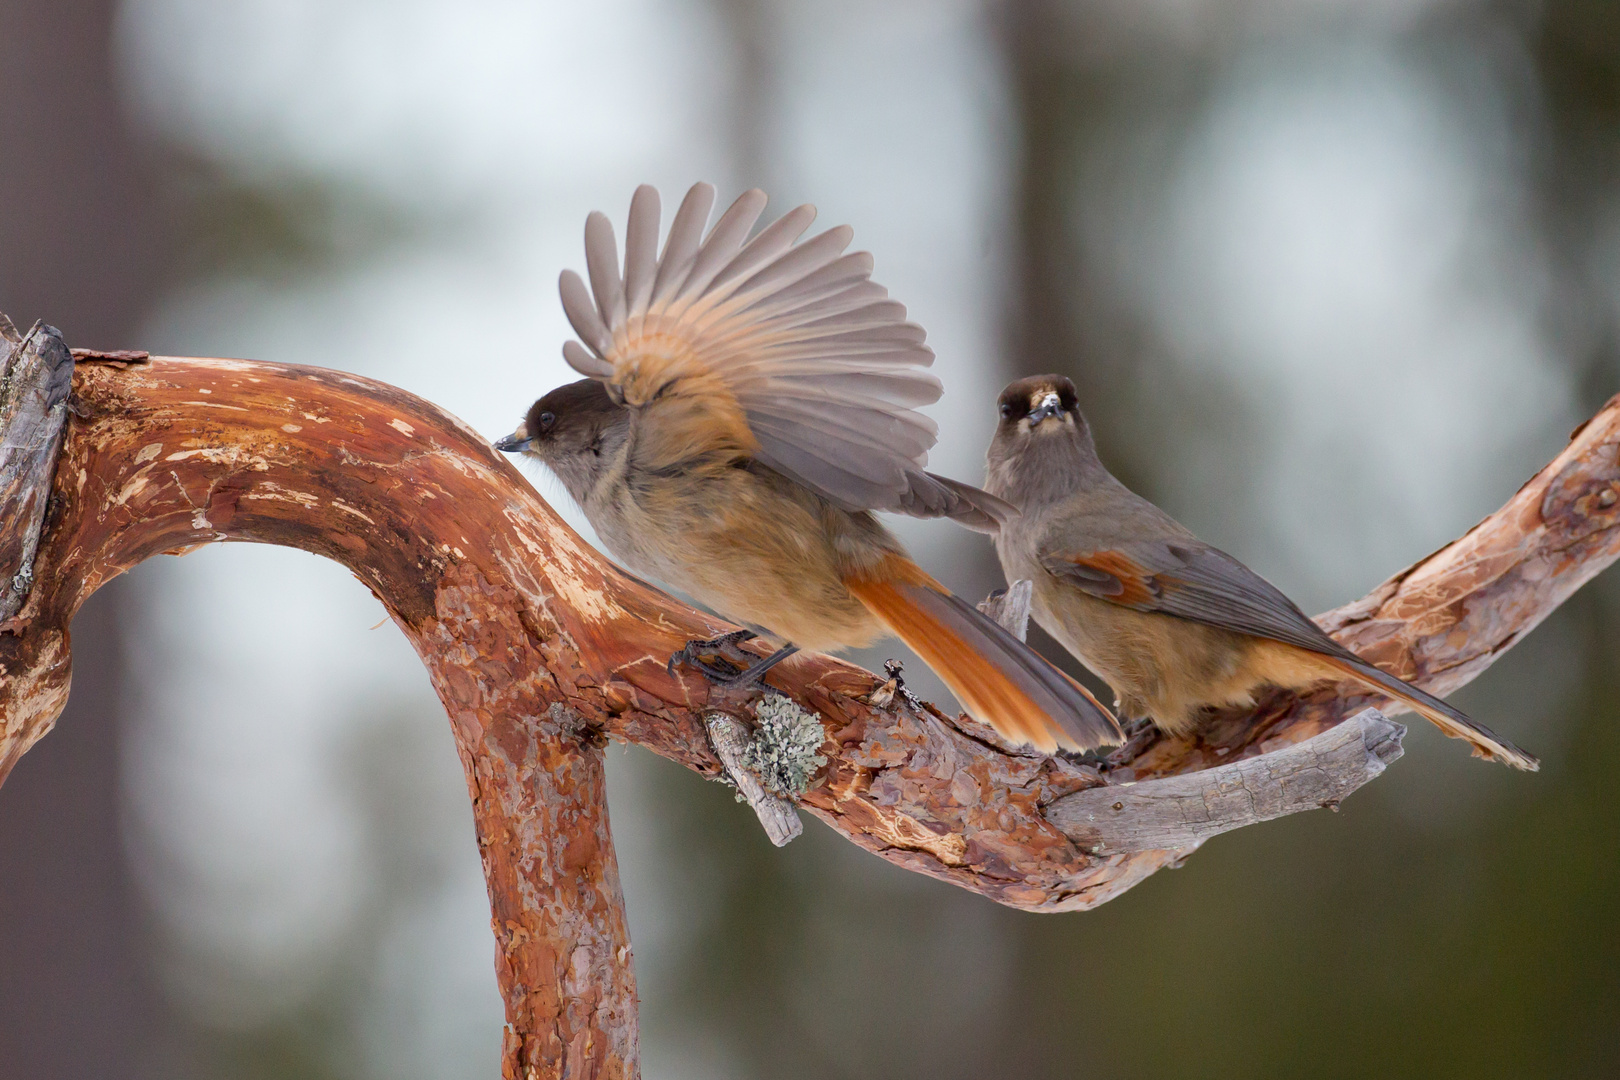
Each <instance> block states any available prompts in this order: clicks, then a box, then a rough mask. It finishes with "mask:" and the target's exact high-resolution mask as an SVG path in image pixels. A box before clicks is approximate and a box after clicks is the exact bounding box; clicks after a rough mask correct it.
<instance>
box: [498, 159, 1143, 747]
mask: <svg viewBox="0 0 1620 1080" xmlns="http://www.w3.org/2000/svg"><path fill="white" fill-rule="evenodd" d="M714 200H715V189H714V187H713V186H712V185H709V184H703V183H700V184H697V185H695V186H694V187H692V188H691V190H690V191H688V192H687V194H686V196H685V198H684V199H683V200H682V202H681V204H680V207H679V208H678V209H677V211H676V212H675V215H674V217H673V219H672V220H671V223H670V227H669V232H668V235H667V237H666V238H665V240H664V243H663V248H662V251H660V250H659V247H658V236H659V223H660V215H661V211H660V202H659V196H658V192H657V191H656V189H654V188H653V187H651V186H649V185H642V186H641V187H639V188H637V189H636V191H635V194H634V196H633V197H632V199H631V203H630V212H629V217H628V220H627V223H626V228H625V245H624V262H623V268H622V272H621V267H620V263H619V259H618V252H619V249H618V243H617V240H616V238H615V234H614V231H613V226H612V223H611V222H610V221H609V220H608V218H607V216H606V215H604V214H602V213H600V212H596V213H592V214H591V215H590V216H589V217H588V218H587V220H586V223H585V262H586V267H587V274H588V277H589V285H587V284H586V281H585V280H584V279H582V278H581V277H580V276H579V275H578V274H577V273H575V272H574V271H572V270H566V271H564V272H563V274H562V276H561V279H560V281H559V286H558V287H559V292H560V293H561V299H562V306H563V310H564V312H565V313H566V315H567V317H568V320H569V322H570V323H571V324H572V326H573V329H574V331H575V333H576V334H577V335H578V338H579V340H577V341H568V342H566V343H565V344H564V345H563V358H564V360H565V361H566V362H567V363H568V364H569V366H570V367H572V368H573V369H574V370H575V371H576V372H578V373H579V374H581V375H583V376H585V378H583V379H581V380H579V381H577V382H573V383H569V384H566V385H563V386H560V387H558V388H556V389H554V390H552V391H550V392H549V393H547V394H545V395H544V396H543V397H541V398H540V399H539V400H537V401H536V402H535V403H534V404H533V405H532V406H530V408H529V410H528V412H527V413H526V414H525V416H524V420H523V422H522V424H521V425H519V427H518V428H517V429H516V430H515V431H514V432H513V433H512V434H511V435H510V436H507V437H506V438H504V439H502V440H500V441H499V442H497V443H496V447H497V448H498V449H500V450H504V451H507V452H516V453H522V454H526V455H529V456H530V457H533V458H537V459H538V460H539V461H541V462H543V463H544V464H545V465H546V466H548V467H549V468H550V470H551V471H552V472H553V473H554V474H555V475H556V476H557V477H558V479H560V480H561V481H562V484H563V486H564V487H565V488H566V489H567V490H568V493H569V495H570V496H571V497H572V498H573V499H574V500H575V501H576V502H577V503H578V504H579V506H580V508H581V509H582V510H583V511H584V514H585V517H586V518H587V520H589V521H590V523H591V525H592V527H593V528H594V529H595V530H596V534H597V536H598V537H599V538H600V540H601V542H602V544H603V545H604V546H605V547H606V548H607V550H608V552H609V553H610V554H612V555H613V556H614V557H615V558H617V559H618V560H619V561H620V562H621V563H623V564H624V565H625V566H626V567H627V568H628V569H629V570H630V571H632V572H633V573H635V574H639V575H642V576H645V577H647V578H651V579H654V580H656V581H660V582H662V583H664V584H666V585H669V586H672V587H673V588H675V589H676V590H678V591H680V592H683V593H685V594H686V595H688V596H690V597H692V598H693V599H695V600H696V601H698V602H699V603H701V604H703V605H705V606H707V607H709V608H710V609H712V610H713V611H715V612H716V613H718V614H720V615H721V616H723V617H725V618H727V619H730V620H732V621H734V622H736V623H738V624H740V625H741V626H742V627H743V629H742V630H738V631H734V632H733V633H731V634H727V635H722V636H720V637H717V638H713V639H707V640H697V641H692V642H688V643H687V645H686V647H685V648H683V649H682V650H681V651H680V652H677V653H676V654H675V655H673V656H672V657H671V658H670V669H671V671H672V672H673V671H674V669H675V666H676V665H677V664H679V663H686V664H690V665H691V666H693V667H695V668H697V669H698V670H700V671H702V672H703V673H704V674H705V675H706V676H708V677H709V678H710V679H712V680H714V681H717V682H728V681H729V682H732V683H733V684H746V683H750V682H757V681H758V680H760V679H762V678H763V677H764V675H765V673H766V672H767V671H768V670H769V669H770V667H771V666H773V665H774V664H776V663H778V662H780V661H781V660H783V659H785V658H786V657H787V656H790V655H792V653H793V652H794V651H795V650H797V649H799V648H805V649H813V650H817V651H823V652H833V651H838V650H841V649H847V648H853V647H859V646H863V645H867V644H869V643H871V642H872V641H874V640H875V639H877V638H878V637H880V636H882V635H883V634H884V633H885V632H887V633H889V634H893V635H894V636H896V637H898V638H900V639H901V640H903V641H904V642H905V643H906V644H908V645H909V646H911V648H912V649H913V650H914V651H915V652H916V653H917V654H918V655H919V656H920V657H921V658H922V659H923V661H924V662H926V663H927V664H928V665H929V666H930V667H931V668H932V669H933V670H934V671H935V672H937V673H938V674H939V676H940V678H941V679H943V680H944V682H945V684H946V685H947V686H948V687H950V689H951V690H952V691H953V692H954V693H955V694H956V696H957V698H958V700H959V701H960V702H961V703H962V705H963V706H964V707H965V708H966V709H967V711H968V712H969V713H971V714H972V715H973V716H975V717H977V718H978V719H979V720H981V721H984V722H986V723H988V724H989V725H990V726H992V727H993V728H995V729H996V730H997V731H998V732H1000V733H1001V734H1002V735H1003V736H1004V737H1005V738H1007V739H1008V740H1010V741H1012V742H1014V743H1025V744H1028V745H1030V746H1033V747H1034V748H1036V749H1037V750H1041V751H1044V752H1052V751H1054V750H1056V749H1059V748H1065V749H1070V750H1087V749H1095V748H1096V747H1099V746H1102V745H1108V744H1117V743H1118V742H1120V741H1121V740H1122V734H1121V732H1120V730H1119V726H1118V724H1117V723H1116V722H1115V721H1114V718H1113V715H1112V714H1111V713H1110V712H1109V711H1108V709H1107V708H1105V707H1104V706H1103V705H1102V704H1101V703H1099V702H1098V701H1097V700H1096V698H1094V697H1092V695H1091V694H1090V693H1089V692H1088V691H1087V690H1085V688H1084V687H1082V686H1081V685H1080V684H1079V683H1077V682H1075V681H1074V680H1073V679H1070V678H1069V677H1068V676H1067V675H1066V674H1064V673H1063V672H1062V671H1060V670H1059V669H1057V668H1055V667H1053V666H1052V665H1051V664H1049V663H1048V662H1047V661H1046V660H1044V659H1043V658H1042V657H1041V656H1040V655H1039V654H1037V653H1036V652H1034V651H1033V650H1032V649H1030V648H1029V647H1028V646H1026V645H1025V644H1024V643H1023V642H1021V641H1020V640H1019V639H1018V638H1016V637H1014V636H1013V635H1012V634H1010V633H1009V632H1008V631H1006V630H1005V629H1003V628H1002V627H1001V626H1000V625H998V624H997V623H996V622H995V621H994V620H992V619H990V618H989V617H988V616H986V615H984V614H982V613H981V612H979V611H978V610H977V609H976V608H975V607H973V606H972V605H970V604H968V603H966V602H965V601H963V600H962V599H960V598H959V597H957V596H955V595H953V594H952V593H951V592H950V591H949V590H948V589H946V588H945V587H944V586H943V585H941V584H940V583H939V582H938V581H936V580H935V579H934V578H933V577H931V576H930V575H929V574H928V573H927V572H926V571H924V570H923V569H922V568H921V567H920V566H918V565H917V564H916V563H915V562H914V561H912V559H911V558H910V557H909V556H908V555H907V554H906V552H905V549H904V548H903V547H902V546H901V544H900V542H899V541H898V540H897V539H896V538H895V537H894V535H893V534H892V533H890V532H889V530H888V529H886V528H885V527H884V526H883V525H882V524H881V523H880V522H879V521H878V519H877V517H876V516H875V514H874V511H890V512H895V513H901V514H909V515H913V516H916V517H923V518H931V517H945V518H950V519H952V520H954V521H956V522H958V523H960V524H962V525H965V526H967V527H968V528H972V529H976V530H979V531H984V532H988V531H993V530H995V529H997V528H999V527H1000V526H1001V524H1002V523H1003V522H1004V521H1006V520H1008V519H1010V518H1012V517H1014V516H1016V514H1017V511H1016V509H1015V508H1014V507H1012V506H1010V505H1008V504H1007V503H1005V502H1004V501H1002V500H1001V499H998V498H996V497H994V496H992V495H989V494H987V493H985V492H983V491H981V490H979V489H978V488H975V487H972V486H970V485H968V484H964V483H961V482H959V481H956V480H951V479H948V478H946V477H943V476H938V475H936V474H934V473H931V472H928V471H927V470H926V468H925V466H926V464H927V453H928V450H929V449H930V448H931V447H932V446H933V445H934V443H935V441H936V439H937V435H938V429H937V426H936V425H935V424H934V422H933V421H932V420H929V419H928V418H927V417H925V416H924V415H922V414H921V413H919V412H917V411H916V408H917V407H918V406H922V405H928V404H932V403H933V402H934V401H936V400H938V398H939V397H940V394H941V385H940V382H939V380H938V379H937V378H935V377H934V376H933V375H932V374H930V373H928V372H927V371H926V370H924V369H925V368H926V367H927V366H928V365H930V364H931V363H932V362H933V358H934V354H933V351H932V350H931V349H930V348H929V347H928V346H927V345H926V344H925V333H924V331H923V329H922V328H921V327H920V326H917V325H915V324H914V323H910V322H907V321H906V309H905V307H904V306H903V305H901V304H899V303H898V302H896V301H894V300H892V299H890V298H889V297H888V293H887V291H886V290H885V289H884V288H883V287H882V286H880V285H878V284H876V283H874V282H873V281H872V280H871V273H872V268H873V259H872V256H871V255H870V254H868V253H866V252H859V251H857V252H850V253H846V252H845V249H846V248H847V247H848V246H849V244H850V242H851V240H852V238H853V232H852V231H851V230H850V229H849V227H848V226H838V227H836V228H832V229H828V230H826V231H823V232H820V233H817V234H816V235H814V236H812V237H810V238H809V239H801V238H802V237H803V236H804V233H805V232H806V230H808V229H809V227H810V224H811V222H812V221H813V219H814V217H815V208H814V207H812V206H808V205H805V206H799V207H796V208H794V209H792V210H789V211H788V212H787V213H785V214H783V215H782V216H781V217H780V218H778V219H777V220H775V221H774V222H773V223H771V224H770V225H768V226H766V227H765V228H763V229H761V230H759V231H758V232H757V233H755V234H753V235H752V236H750V233H751V232H752V230H753V227H754V225H755V224H756V223H757V222H758V220H759V218H760V215H761V214H762V213H763V211H764V208H765V204H766V198H765V195H764V193H763V192H761V191H759V190H757V189H755V190H750V191H747V192H745V193H743V194H742V195H741V196H740V197H738V198H737V200H736V201H735V202H733V203H732V204H731V206H730V207H729V208H728V209H727V210H726V211H725V212H724V213H722V214H721V215H720V216H719V218H718V219H717V220H716V221H715V223H714V225H713V226H712V227H711V228H708V229H707V231H705V226H706V225H707V223H708V220H709V217H710V213H711V211H712V209H713V205H714ZM755 636H761V637H766V638H771V639H775V640H776V641H779V642H781V643H782V644H781V645H780V647H779V648H778V649H777V650H776V651H775V652H774V653H772V654H771V655H770V656H768V657H765V658H763V659H758V660H757V662H754V661H755V658H754V657H753V655H752V654H744V653H741V651H740V650H738V649H737V648H736V646H737V645H739V644H740V643H741V642H744V641H746V640H748V639H749V638H751V637H755ZM727 650H729V651H730V655H727ZM710 654H719V655H721V656H722V658H724V659H728V660H731V659H734V658H737V657H740V658H741V662H747V666H746V667H744V668H743V670H741V671H738V670H736V668H735V667H732V666H731V665H729V664H728V665H727V666H724V667H722V666H721V665H719V664H713V663H708V662H706V661H704V660H703V657H704V656H705V655H710Z"/></svg>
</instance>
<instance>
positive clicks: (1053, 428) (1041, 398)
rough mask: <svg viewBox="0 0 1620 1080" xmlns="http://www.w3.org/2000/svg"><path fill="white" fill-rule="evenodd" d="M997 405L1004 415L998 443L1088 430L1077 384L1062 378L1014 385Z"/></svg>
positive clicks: (1047, 377) (1042, 377) (1034, 377)
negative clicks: (1004, 440) (1075, 389)
mask: <svg viewBox="0 0 1620 1080" xmlns="http://www.w3.org/2000/svg"><path fill="white" fill-rule="evenodd" d="M996 405H997V408H998V410H999V412H1000V414H1001V418H1000V421H999V423H998V425H997V428H996V437H997V438H998V439H1011V440H1014V441H1018V440H1022V439H1029V438H1042V437H1048V436H1052V435H1057V434H1060V433H1067V434H1070V435H1074V434H1076V433H1084V432H1085V430H1086V418H1085V417H1084V416H1082V415H1080V408H1079V399H1078V397H1077V395H1076V394H1075V392H1074V383H1072V382H1070V381H1069V380H1068V379H1066V378H1064V377H1063V376H1062V375H1032V376H1030V377H1029V378H1027V379H1019V380H1018V381H1017V382H1014V383H1010V384H1009V385H1008V386H1007V388H1006V389H1005V390H1003V391H1002V392H1001V397H1000V399H999V400H998V401H997V403H996Z"/></svg>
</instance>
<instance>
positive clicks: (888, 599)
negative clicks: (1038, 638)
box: [844, 556, 1122, 753]
mask: <svg viewBox="0 0 1620 1080" xmlns="http://www.w3.org/2000/svg"><path fill="white" fill-rule="evenodd" d="M844 584H845V585H846V586H848V588H849V591H850V592H851V593H853V594H854V595H855V597H856V598H857V599H859V600H860V602H861V603H862V604H865V605H866V607H867V608H868V609H869V610H870V611H871V612H872V614H873V615H876V616H877V618H878V620H879V621H880V622H882V623H883V625H884V626H886V627H888V628H889V630H890V632H891V633H893V634H894V635H895V636H896V637H898V638H899V639H900V640H901V641H904V642H905V643H906V644H907V645H909V646H911V648H912V650H913V651H915V652H916V654H917V655H918V656H920V657H922V658H923V660H924V662H926V663H927V664H928V666H929V667H931V668H933V669H934V671H935V673H936V674H938V675H939V677H940V678H941V679H943V680H944V681H945V685H946V686H949V687H950V688H951V692H952V693H953V694H955V695H956V696H957V699H958V700H960V701H961V703H962V705H963V707H964V708H966V709H967V711H968V712H969V713H970V714H972V715H973V716H974V717H976V718H978V719H979V720H982V721H984V722H985V723H987V724H989V725H990V726H991V727H994V728H995V729H996V730H997V731H999V732H1001V734H1002V735H1004V736H1006V737H1007V738H1008V739H1010V740H1012V741H1014V742H1024V743H1029V744H1030V745H1032V746H1034V747H1036V748H1037V749H1039V750H1043V751H1045V752H1047V753H1050V752H1051V751H1053V750H1055V749H1057V748H1058V747H1060V746H1061V747H1063V748H1065V749H1071V750H1089V749H1092V748H1094V747H1097V746H1104V745H1117V744H1118V743H1120V742H1121V741H1122V736H1121V734H1120V730H1119V724H1118V723H1117V722H1115V720H1114V717H1113V714H1112V713H1110V712H1109V711H1108V710H1107V709H1106V708H1104V707H1103V706H1102V705H1101V704H1100V703H1099V702H1098V701H1097V699H1096V698H1094V697H1092V696H1091V694H1090V693H1089V692H1087V691H1086V689H1085V688H1084V687H1083V686H1081V685H1080V684H1079V683H1077V682H1075V681H1074V680H1073V679H1071V678H1069V677H1068V676H1067V675H1065V674H1064V673H1063V672H1061V671H1059V670H1058V669H1057V668H1055V667H1053V666H1052V665H1051V664H1049V663H1047V662H1046V661H1045V660H1043V659H1042V658H1041V657H1040V656H1039V655H1038V654H1036V653H1035V651H1034V650H1033V649H1031V648H1030V647H1029V646H1027V645H1025V644H1024V643H1023V642H1021V641H1019V640H1018V639H1017V638H1015V637H1013V636H1012V635H1011V634H1009V633H1008V632H1007V631H1006V630H1004V629H1003V628H1002V627H1001V626H1000V625H998V624H997V623H996V622H995V621H994V620H992V619H990V618H989V617H988V616H986V615H984V614H983V613H982V612H980V611H979V610H977V609H976V608H974V607H973V606H972V605H970V604H967V603H965V602H963V601H962V600H961V599H960V598H958V597H956V596H953V595H952V594H951V593H950V592H949V591H948V590H946V588H945V587H944V586H943V585H941V584H940V583H939V582H937V581H935V580H934V579H933V578H931V577H929V576H928V574H927V573H925V572H924V571H923V570H922V568H921V567H919V566H917V565H916V564H915V563H913V562H911V561H910V560H909V559H904V558H901V557H900V556H891V557H890V558H889V560H888V562H887V563H885V565H884V567H883V568H882V570H881V571H880V572H879V574H877V575H871V576H864V577H853V578H846V579H845V581H844Z"/></svg>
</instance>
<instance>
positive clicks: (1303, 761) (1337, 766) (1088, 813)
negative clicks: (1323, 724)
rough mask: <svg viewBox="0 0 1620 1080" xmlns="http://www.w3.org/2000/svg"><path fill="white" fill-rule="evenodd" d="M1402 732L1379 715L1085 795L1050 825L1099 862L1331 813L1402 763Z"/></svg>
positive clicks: (1062, 802) (1061, 807)
mask: <svg viewBox="0 0 1620 1080" xmlns="http://www.w3.org/2000/svg"><path fill="white" fill-rule="evenodd" d="M1405 735H1406V728H1405V727H1404V726H1403V725H1401V724H1397V723H1395V722H1394V721H1393V720H1390V719H1388V718H1387V717H1385V716H1384V715H1383V714H1382V713H1380V712H1379V711H1378V710H1377V709H1365V710H1363V711H1361V712H1359V713H1357V714H1356V715H1355V716H1352V717H1351V718H1350V719H1348V720H1346V721H1345V722H1344V723H1342V724H1340V725H1338V726H1337V727H1334V728H1330V729H1329V730H1327V731H1324V732H1323V733H1322V734H1320V735H1318V736H1316V737H1315V738H1313V739H1308V740H1306V741H1305V742H1302V743H1299V744H1297V745H1295V746H1289V747H1285V748H1283V749H1281V750H1274V751H1272V752H1271V753H1269V754H1261V755H1260V756H1258V757H1252V758H1245V759H1244V760H1242V761H1236V762H1233V763H1232V764H1230V765H1222V766H1219V767H1217V768H1213V769H1205V770H1203V771H1201V772H1193V773H1183V774H1181V775H1179V776H1169V777H1165V778H1164V779H1161V780H1147V781H1143V782H1142V783H1138V784H1121V785H1118V786H1114V785H1110V786H1107V787H1099V788H1091V789H1089V790H1086V791H1080V792H1076V793H1075V794H1073V795H1067V796H1064V797H1063V798H1061V799H1058V800H1057V801H1055V802H1053V803H1052V805H1051V806H1049V807H1047V810H1046V818H1047V820H1048V821H1050V822H1052V824H1054V825H1056V826H1057V827H1058V828H1059V829H1061V830H1063V833H1064V834H1065V835H1066V836H1068V837H1069V838H1070V839H1071V840H1073V841H1074V842H1075V843H1076V844H1079V845H1080V846H1081V847H1083V848H1085V849H1086V850H1088V851H1092V852H1094V853H1096V854H1099V855H1114V854H1120V853H1125V852H1133V851H1173V850H1176V849H1178V848H1192V847H1196V846H1198V845H1199V844H1201V843H1202V842H1203V841H1205V840H1207V839H1209V838H1210V837H1211V836H1215V835H1217V834H1219V833H1223V832H1228V831H1230V830H1232V829H1238V828H1242V827H1243V826H1245V825H1253V824H1256V823H1257V822H1261V821H1270V820H1271V819H1272V818H1279V817H1282V816H1284V815H1285V814H1297V813H1299V812H1300V811H1301V810H1315V809H1317V808H1318V807H1323V806H1328V807H1337V806H1338V804H1339V803H1340V802H1341V801H1342V800H1343V799H1344V798H1345V797H1346V796H1347V795H1349V794H1350V793H1351V792H1352V791H1354V790H1356V789H1357V788H1358V787H1360V786H1361V785H1362V784H1365V783H1366V782H1367V781H1369V780H1371V779H1372V778H1373V777H1375V776H1377V775H1378V774H1380V773H1382V772H1383V771H1384V769H1385V768H1386V767H1387V766H1388V765H1389V764H1390V762H1392V761H1394V760H1395V759H1396V758H1398V757H1400V756H1401V753H1402V750H1401V739H1402V738H1403V737H1404V736H1405Z"/></svg>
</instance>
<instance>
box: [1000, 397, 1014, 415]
mask: <svg viewBox="0 0 1620 1080" xmlns="http://www.w3.org/2000/svg"><path fill="white" fill-rule="evenodd" d="M1011 415H1012V406H1011V405H1009V404H1007V403H1006V402H1005V401H1003V402H1002V403H1001V417H1002V419H1004V420H1005V419H1006V418H1007V417H1009V416H1011Z"/></svg>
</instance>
